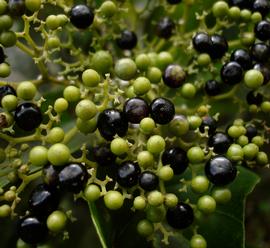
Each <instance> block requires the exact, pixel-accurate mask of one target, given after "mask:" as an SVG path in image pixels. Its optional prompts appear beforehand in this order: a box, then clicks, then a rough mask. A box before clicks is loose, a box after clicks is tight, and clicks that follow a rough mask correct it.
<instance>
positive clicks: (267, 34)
mask: <svg viewBox="0 0 270 248" xmlns="http://www.w3.org/2000/svg"><path fill="white" fill-rule="evenodd" d="M254 33H255V36H256V38H258V39H259V40H262V41H266V40H269V39H270V22H269V21H266V20H262V21H260V22H258V23H257V24H256V26H255V27H254Z"/></svg>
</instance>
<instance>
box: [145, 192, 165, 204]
mask: <svg viewBox="0 0 270 248" xmlns="http://www.w3.org/2000/svg"><path fill="white" fill-rule="evenodd" d="M147 201H148V203H149V205H151V206H154V207H156V206H160V205H161V204H162V203H163V202H164V195H163V194H162V193H161V192H159V191H157V190H154V191H151V192H150V193H149V194H148V196H147Z"/></svg>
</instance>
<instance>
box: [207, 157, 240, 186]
mask: <svg viewBox="0 0 270 248" xmlns="http://www.w3.org/2000/svg"><path fill="white" fill-rule="evenodd" d="M236 173H237V170H236V167H235V166H234V165H233V164H232V162H231V161H230V160H229V159H227V158H226V157H224V156H221V155H218V156H215V157H213V158H212V159H210V160H209V161H208V162H207V163H206V165H205V175H206V176H207V178H208V179H209V181H210V182H212V183H213V184H215V185H218V186H223V185H226V184H229V183H231V182H232V181H233V180H234V179H235V177H236Z"/></svg>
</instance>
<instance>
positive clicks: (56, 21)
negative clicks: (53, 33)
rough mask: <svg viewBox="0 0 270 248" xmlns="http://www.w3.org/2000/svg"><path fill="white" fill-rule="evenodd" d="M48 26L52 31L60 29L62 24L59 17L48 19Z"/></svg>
mask: <svg viewBox="0 0 270 248" xmlns="http://www.w3.org/2000/svg"><path fill="white" fill-rule="evenodd" d="M46 26H47V27H48V28H49V29H51V30H55V29H57V28H58V27H60V22H59V19H58V18H57V16H56V15H49V16H48V17H47V18H46Z"/></svg>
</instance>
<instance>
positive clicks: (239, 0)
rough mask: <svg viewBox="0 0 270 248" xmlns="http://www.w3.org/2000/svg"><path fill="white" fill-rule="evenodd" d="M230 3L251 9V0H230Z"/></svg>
mask: <svg viewBox="0 0 270 248" xmlns="http://www.w3.org/2000/svg"><path fill="white" fill-rule="evenodd" d="M229 2H230V5H232V6H237V7H239V8H240V9H251V8H252V2H253V1H252V0H230V1H229Z"/></svg>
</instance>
